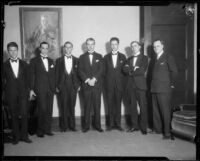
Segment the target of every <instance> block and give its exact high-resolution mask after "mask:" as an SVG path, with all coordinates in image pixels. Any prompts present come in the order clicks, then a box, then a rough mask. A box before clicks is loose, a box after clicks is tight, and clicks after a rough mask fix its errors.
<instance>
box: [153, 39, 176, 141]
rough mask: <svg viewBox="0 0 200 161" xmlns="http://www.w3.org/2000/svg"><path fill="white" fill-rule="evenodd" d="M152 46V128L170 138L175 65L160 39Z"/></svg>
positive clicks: (164, 137)
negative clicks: (154, 54)
mask: <svg viewBox="0 0 200 161" xmlns="http://www.w3.org/2000/svg"><path fill="white" fill-rule="evenodd" d="M153 48H154V51H155V53H156V60H155V64H154V68H153V73H152V81H151V93H152V102H153V130H154V131H155V132H156V133H162V132H163V133H164V135H163V139H170V137H171V133H170V123H171V93H172V89H173V88H174V82H175V78H176V76H177V66H176V63H175V60H174V58H173V56H172V55H168V53H166V52H165V51H164V43H163V41H162V40H155V41H154V43H153ZM162 129H164V131H162Z"/></svg>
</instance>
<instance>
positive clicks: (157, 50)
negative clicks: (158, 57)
mask: <svg viewBox="0 0 200 161" xmlns="http://www.w3.org/2000/svg"><path fill="white" fill-rule="evenodd" d="M153 49H154V51H155V53H156V54H159V53H160V52H161V51H163V44H162V43H161V42H160V41H155V42H154V43H153Z"/></svg>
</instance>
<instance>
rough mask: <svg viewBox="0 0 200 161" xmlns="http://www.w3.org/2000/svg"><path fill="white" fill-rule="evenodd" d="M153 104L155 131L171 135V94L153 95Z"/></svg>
mask: <svg viewBox="0 0 200 161" xmlns="http://www.w3.org/2000/svg"><path fill="white" fill-rule="evenodd" d="M152 102H153V128H154V130H155V131H156V132H158V133H162V132H164V134H165V135H170V123H171V93H170V92H169V93H152Z"/></svg>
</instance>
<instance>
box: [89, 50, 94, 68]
mask: <svg viewBox="0 0 200 161" xmlns="http://www.w3.org/2000/svg"><path fill="white" fill-rule="evenodd" d="M88 53H89V58H90V65H92V59H93V53H94V51H93V52H90V51H88Z"/></svg>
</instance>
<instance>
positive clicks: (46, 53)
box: [40, 44, 49, 56]
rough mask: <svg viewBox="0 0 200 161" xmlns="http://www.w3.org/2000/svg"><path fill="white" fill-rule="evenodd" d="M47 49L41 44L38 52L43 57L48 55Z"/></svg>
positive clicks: (46, 45) (47, 47)
mask: <svg viewBox="0 0 200 161" xmlns="http://www.w3.org/2000/svg"><path fill="white" fill-rule="evenodd" d="M48 49H49V45H48V44H42V45H41V47H40V51H41V53H42V54H43V55H44V56H47V55H48Z"/></svg>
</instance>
